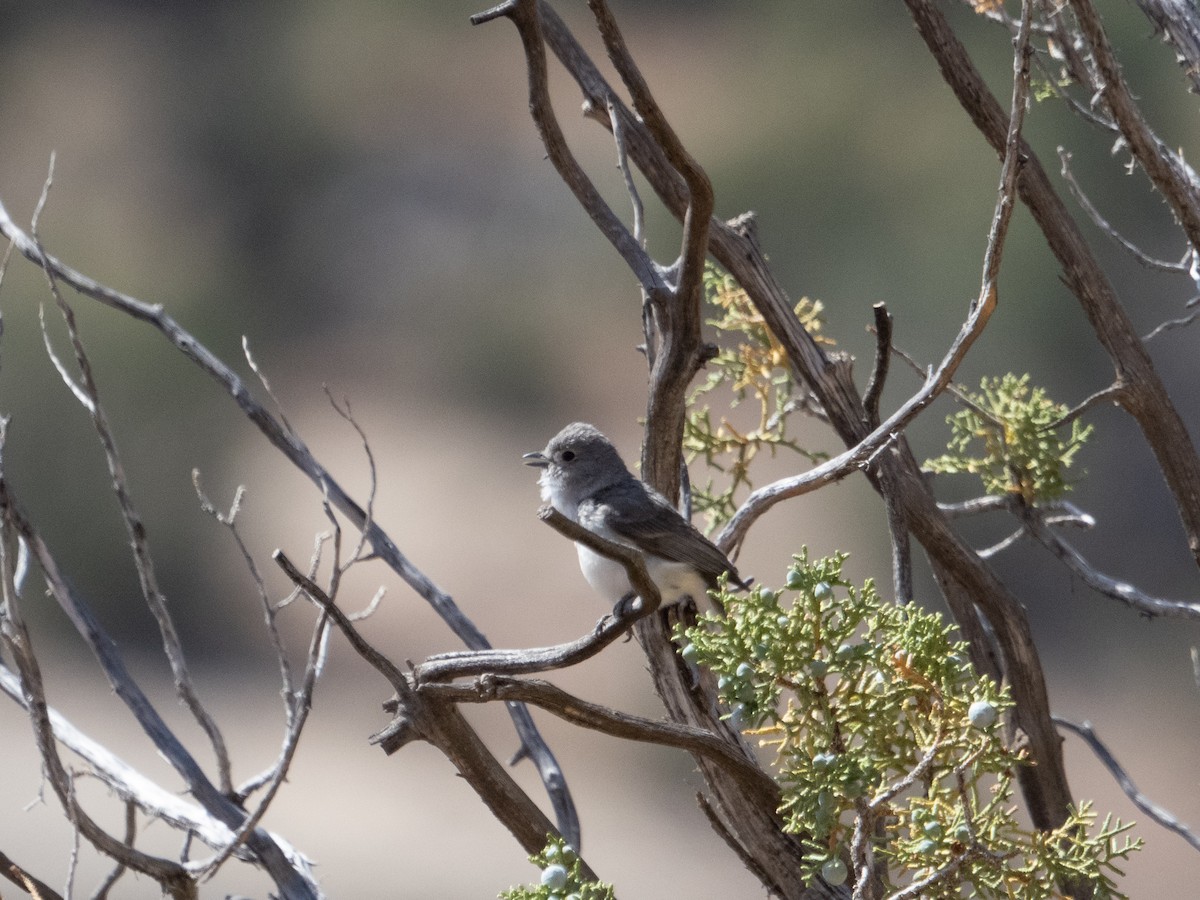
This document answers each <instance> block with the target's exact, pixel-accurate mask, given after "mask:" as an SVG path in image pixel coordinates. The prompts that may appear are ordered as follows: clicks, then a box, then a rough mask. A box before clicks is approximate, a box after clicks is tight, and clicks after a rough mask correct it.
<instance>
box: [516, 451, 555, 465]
mask: <svg viewBox="0 0 1200 900" xmlns="http://www.w3.org/2000/svg"><path fill="white" fill-rule="evenodd" d="M521 459H523V460H525V465H527V466H534V467H535V468H538V469H544V468H546V466H548V465H550V460H548V459H547V458H546V454H545V453H543V452H542V451H541V450H535V451H534V452H533V453H526V454H525V455H524V456H522V457H521Z"/></svg>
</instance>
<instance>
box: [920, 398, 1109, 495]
mask: <svg viewBox="0 0 1200 900" xmlns="http://www.w3.org/2000/svg"><path fill="white" fill-rule="evenodd" d="M966 401H967V403H968V406H967V408H966V409H963V410H960V411H959V412H956V413H954V414H953V415H951V416H949V417H948V418H947V419H946V421H947V422H948V423H949V425H950V430H951V437H950V442H949V444H948V445H947V450H948V451H949V452H947V453H946V454H944V455H942V456H939V457H937V458H936V459H930V460H926V461H925V466H924V468H925V470H926V471H929V472H940V473H946V474H958V473H962V472H970V473H973V474H976V475H978V476H979V477H980V478H981V479H982V480H983V488H984V490H985V491H987V493H988V494H991V495H994V496H1004V495H1006V494H1019V495H1020V496H1021V497H1022V498H1023V499H1024V500H1025V502H1026V503H1028V504H1029V505H1031V506H1033V505H1036V504H1038V503H1044V502H1046V501H1049V500H1056V499H1058V498H1059V497H1061V496H1062V495H1063V494H1064V493H1066V492H1067V491H1069V490H1070V489H1071V486H1070V484H1068V482H1067V480H1066V475H1065V470H1066V469H1067V468H1069V467H1070V465H1071V463H1072V462H1073V461H1074V459H1075V454H1076V453H1077V452H1079V448H1080V447H1081V446H1082V445H1083V443H1084V441H1086V440H1087V439H1088V437H1089V436H1090V435H1091V433H1092V426H1091V425H1087V426H1081V425H1080V424H1079V420H1078V419H1076V420H1075V421H1073V422H1072V423H1071V426H1070V433H1069V434H1068V435H1067V436H1066V437H1065V438H1064V437H1063V436H1062V435H1061V434H1060V433H1059V432H1060V431H1061V428H1055V427H1051V426H1053V424H1054V423H1055V422H1057V421H1059V420H1060V419H1062V418H1063V417H1064V416H1065V415H1066V414H1067V407H1065V406H1063V405H1062V404H1059V403H1055V402H1053V401H1052V400H1050V398H1048V397H1047V396H1046V392H1045V391H1044V390H1042V389H1041V388H1038V387H1035V388H1031V387H1030V386H1029V376H1028V375H1022V376H1021V377H1020V378H1018V377H1017V376H1016V375H1011V374H1009V375H1005V376H1004V377H1003V378H985V379H983V382H982V384H981V393H979V394H971V395H968V396H967V397H966ZM976 445H978V449H979V455H977V456H972V455H969V453H968V451H969V450H971V449H972V448H973V447H975V446H976Z"/></svg>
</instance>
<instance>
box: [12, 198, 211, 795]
mask: <svg viewBox="0 0 1200 900" xmlns="http://www.w3.org/2000/svg"><path fill="white" fill-rule="evenodd" d="M48 184H49V182H48V181H47V185H48ZM33 235H34V239H35V240H37V232H36V230H34V231H33ZM42 270H43V272H44V273H45V275H46V280H47V283H48V285H49V288H50V292H51V294H53V296H54V301H55V303H56V304H57V305H58V309H59V312H60V313H62V318H63V322H64V323H65V324H66V327H67V335H68V337H69V338H70V341H71V348H72V350H73V351H74V353H75V362H76V364H77V365H78V366H79V384H78V385H75V384H74V382H73V381H71V380H69V379H67V376H66V372H65V369H64V368H63V366H62V364H61V363H59V362H58V361H57V359H55V365H56V367H57V368H58V370H59V372H60V373H61V374H62V375H63V377H64V379H65V380H67V385H68V387H70V388H71V389H72V392H73V393H74V394H75V396H76V397H77V398H79V400H80V402H81V403H82V404H83V407H84V408H85V409H86V410H87V411H88V414H89V415H90V416H91V419H92V425H93V427H94V428H95V430H96V435H97V437H98V438H99V440H100V446H101V448H102V449H103V451H104V459H105V462H106V463H107V465H108V474H109V477H110V478H111V479H112V489H113V494H114V495H115V496H116V498H117V505H118V506H119V507H120V510H121V519H122V522H123V523H124V525H125V531H126V533H127V534H128V536H129V543H130V546H131V548H132V550H133V561H134V566H135V568H136V569H137V573H138V582H139V584H140V585H141V589H142V596H143V598H144V599H145V601H146V604H147V605H148V606H149V607H150V611H151V612H152V613H153V614H154V620H155V622H157V624H158V630H159V634H160V635H161V637H162V645H163V653H164V655H165V656H166V657H167V661H168V662H169V663H170V666H171V674H172V676H173V677H174V679H175V691H176V693H177V694H178V695H179V699H180V700H181V701H182V702H183V704H184V706H186V707H187V709H188V711H189V712H190V713H191V714H192V716H193V718H195V720H196V722H197V723H199V725H200V727H201V729H202V730H203V731H204V733H205V735H206V736H207V737H208V740H209V742H210V743H211V744H212V748H213V754H214V756H215V757H216V761H217V776H218V781H219V782H220V787H221V790H222V792H224V793H226V794H229V793H231V792H232V790H233V781H232V776H231V764H230V760H229V751H228V749H227V748H226V746H225V739H224V737H223V736H222V734H221V729H220V728H219V727H218V725H217V722H216V720H215V719H214V718H213V717H212V715H211V714H209V712H208V710H207V709H205V707H204V704H203V703H202V702H201V700H200V697H199V695H198V694H197V693H196V688H195V685H193V684H192V676H191V673H190V672H189V671H188V666H187V661H186V660H185V658H184V652H183V644H182V642H181V641H180V640H179V634H178V632H177V631H176V630H175V622H174V620H173V619H172V617H171V613H170V612H169V611H168V609H167V601H166V597H165V596H163V593H162V589H161V588H160V587H159V583H158V576H157V574H156V571H155V566H154V558H153V556H152V555H151V553H150V543H149V538H148V536H147V533H146V526H145V525H144V523H143V522H142V519H141V516H140V515H139V514H138V511H137V509H136V507H135V506H134V504H133V497H132V496H131V494H130V492H129V482H128V479H127V478H126V476H125V467H124V466H123V465H122V463H121V456H120V454H119V452H118V451H117V442H116V437H115V436H114V434H113V431H112V428H111V427H110V426H109V422H108V416H107V414H106V413H105V412H104V407H103V406H102V405H101V403H100V390H99V387H98V385H97V383H96V378H95V374H94V372H93V370H92V364H91V360H90V359H89V358H88V355H87V351H86V350H85V349H84V346H83V340H82V339H81V337H80V335H79V330H78V327H77V325H76V321H75V311H74V310H73V309H72V308H71V306H70V305H69V304H68V303H67V302H66V300H65V299H64V298H63V296H62V293H61V292H60V291H59V289H58V283H57V280H56V277H55V273H54V270H53V268H52V267H50V266H48V265H44V266H43V267H42ZM42 324H43V332H42V333H43V336H44V338H45V341H46V345H47V348H49V346H50V338H49V335H47V334H46V332H45V328H44V326H45V322H44V320H43V323H42ZM51 358H52V359H54V354H53V353H51Z"/></svg>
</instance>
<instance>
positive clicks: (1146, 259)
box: [1058, 147, 1188, 275]
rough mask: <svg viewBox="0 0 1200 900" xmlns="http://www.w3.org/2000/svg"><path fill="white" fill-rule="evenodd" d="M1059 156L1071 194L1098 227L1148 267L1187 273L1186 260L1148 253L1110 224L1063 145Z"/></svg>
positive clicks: (1063, 174) (1059, 149)
mask: <svg viewBox="0 0 1200 900" xmlns="http://www.w3.org/2000/svg"><path fill="white" fill-rule="evenodd" d="M1058 158H1059V160H1060V161H1061V162H1062V177H1063V180H1064V181H1065V182H1066V183H1067V187H1068V188H1070V190H1071V196H1073V197H1074V198H1075V201H1076V202H1077V203H1078V204H1079V205H1080V206H1081V207H1082V208H1083V211H1084V212H1085V213H1087V214H1088V218H1090V219H1091V220H1092V221H1093V222H1094V223H1095V224H1096V227H1097V228H1099V229H1100V230H1101V231H1103V232H1104V233H1105V234H1106V235H1108V236H1109V237H1110V238H1112V240H1114V241H1115V242H1116V243H1117V244H1118V245H1120V246H1121V247H1123V248H1124V249H1125V250H1127V251H1128V252H1129V254H1130V255H1131V256H1132V257H1133V258H1134V259H1136V260H1137V261H1138V262H1139V263H1141V264H1142V265H1143V266H1145V267H1146V268H1148V269H1159V270H1161V271H1164V272H1176V273H1182V274H1185V275H1186V274H1187V271H1188V266H1187V264H1186V262H1168V261H1167V260H1164V259H1157V258H1155V257H1153V256H1151V255H1150V254H1148V253H1146V252H1145V251H1144V250H1142V249H1141V248H1140V247H1138V246H1137V245H1136V244H1134V243H1133V241H1131V240H1129V239H1128V238H1127V237H1125V235H1123V234H1121V233H1120V232H1119V231H1117V229H1116V228H1114V227H1113V226H1112V225H1111V224H1109V222H1108V220H1107V219H1105V218H1104V216H1102V215H1101V214H1100V210H1098V209H1096V206H1095V204H1094V203H1092V201H1091V200H1090V199H1088V196H1087V194H1085V193H1084V192H1083V188H1081V187H1080V186H1079V182H1078V181H1076V180H1075V173H1074V172H1072V171H1071V154H1070V153H1069V152H1067V151H1066V150H1064V149H1063V148H1062V147H1059V148H1058Z"/></svg>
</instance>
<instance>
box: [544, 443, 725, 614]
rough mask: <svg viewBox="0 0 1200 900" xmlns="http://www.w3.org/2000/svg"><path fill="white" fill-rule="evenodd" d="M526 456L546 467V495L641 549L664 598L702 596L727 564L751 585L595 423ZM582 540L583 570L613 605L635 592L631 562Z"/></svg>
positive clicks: (589, 524)
mask: <svg viewBox="0 0 1200 900" xmlns="http://www.w3.org/2000/svg"><path fill="white" fill-rule="evenodd" d="M523 458H524V460H525V464H526V465H527V466H535V467H537V468H539V469H541V470H542V475H541V477H540V478H539V479H538V484H539V485H540V486H541V489H542V499H543V500H544V501H546V502H547V503H550V504H551V505H552V506H554V508H555V509H557V510H558V511H559V512H561V513H562V514H563V515H565V516H566V517H567V518H569V519H573V520H574V521H576V522H578V523H579V524H580V525H582V526H583V527H584V528H587V529H588V530H589V531H594V532H595V533H596V534H598V535H599V536H600V537H602V538H606V539H607V540H610V541H613V542H615V543H619V544H624V545H626V546H628V547H633V548H634V549H636V550H639V551H640V552H641V553H642V555H643V556H644V557H645V560H646V570H647V572H648V573H649V575H650V578H651V579H652V580H653V581H654V583H655V584H656V585H657V586H658V590H659V593H660V594H662V601H663V603H664V604H667V603H674V602H676V601H678V600H681V599H683V598H684V597H691V598H692V599H693V600H694V601H696V602H700V601H701V600H702V599H703V598H704V597H705V596H706V595H707V593H706V592H707V591H708V589H710V588H715V587H716V586H717V579H718V578H719V577H720V576H721V575H722V574H724V573H726V572H728V573H729V580H730V582H731V583H732V584H734V585H736V586H738V587H742V588H745V587H747V583H746V582H744V581H743V580H742V578H741V576H739V575H738V571H737V569H736V568H735V567H734V565H733V563H731V562H730V561H729V559H728V558H727V557H726V556H725V554H724V553H722V552H721V551H720V550H719V549H717V547H716V545H715V544H713V542H712V541H710V540H709V539H708V538H706V537H705V536H704V535H703V534H701V533H700V532H699V531H697V530H696V529H695V528H694V527H692V524H691V523H690V522H688V521H687V520H686V519H685V518H684V517H683V516H681V515H680V514H679V512H678V510H676V509H675V507H673V506H672V505H671V503H670V501H668V500H667V498H666V497H664V496H663V495H662V494H660V493H659V492H658V491H656V490H654V489H653V488H651V487H649V486H647V485H646V484H644V483H643V482H641V481H639V480H638V479H637V478H635V477H634V475H633V474H632V473H631V472H630V471H629V470H628V469H627V468H625V463H624V462H622V461H621V456H620V454H619V453H617V448H616V447H614V446H613V445H612V443H611V442H610V441H609V440H608V438H606V437H605V436H604V435H603V434H601V433H600V432H599V431H598V430H597V429H596V428H595V426H593V425H588V424H586V423H584V422H575V423H574V424H572V425H568V426H567V427H566V428H564V429H563V430H562V431H560V432H559V433H558V434H556V435H555V436H554V437H553V438H551V440H550V443H549V444H547V445H546V449H545V450H540V451H537V452H535V453H526V454H525V456H524V457H523ZM575 548H576V550H578V552H579V568H581V569H582V570H583V577H584V578H586V579H587V581H588V584H590V585H591V586H592V588H593V589H594V590H595V591H596V592H597V593H599V594H600V595H601V596H602V597H604V598H605V599H606V600H607V601H608V602H610V603H612V604H614V605H616V604H618V603H622V604H623V603H624V602H627V600H628V599H631V595H632V594H633V587H632V586H631V585H630V583H629V578H628V576H627V575H626V574H625V568H624V566H622V565H621V564H620V563H619V562H617V561H616V560H612V559H608V558H607V557H604V556H600V555H599V554H597V553H595V552H594V551H592V550H590V549H588V548H587V547H585V546H583V544H576V545H575Z"/></svg>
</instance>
